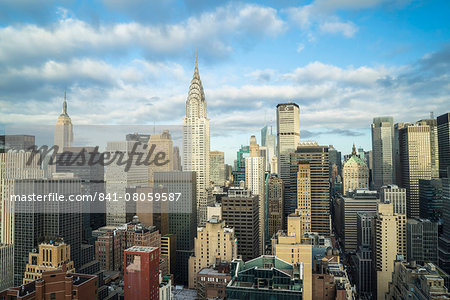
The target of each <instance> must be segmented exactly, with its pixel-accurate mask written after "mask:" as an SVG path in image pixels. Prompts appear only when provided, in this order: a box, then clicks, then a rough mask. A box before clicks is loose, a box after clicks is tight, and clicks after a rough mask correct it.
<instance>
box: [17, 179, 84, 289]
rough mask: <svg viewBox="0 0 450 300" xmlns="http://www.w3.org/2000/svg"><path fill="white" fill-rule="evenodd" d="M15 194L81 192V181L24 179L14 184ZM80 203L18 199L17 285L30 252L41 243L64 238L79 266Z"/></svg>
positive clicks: (67, 194)
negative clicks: (23, 200) (24, 200)
mask: <svg viewBox="0 0 450 300" xmlns="http://www.w3.org/2000/svg"><path fill="white" fill-rule="evenodd" d="M14 193H15V194H16V195H33V194H34V195H41V196H44V195H49V194H51V193H55V194H58V195H64V196H65V197H66V198H68V197H69V195H79V194H80V193H81V181H80V179H77V178H61V179H23V180H17V181H16V183H15V186H14ZM81 228H82V226H81V204H80V202H78V201H66V202H58V201H56V202H44V201H42V202H41V201H27V202H22V201H16V202H15V219H14V284H15V285H20V284H22V278H23V276H24V272H25V266H26V264H27V263H28V254H29V253H30V252H32V251H33V250H35V249H37V248H38V245H39V243H41V242H45V241H50V240H54V239H58V238H62V239H63V240H64V242H65V243H66V244H69V245H70V257H71V259H72V260H73V261H74V263H75V267H76V268H77V267H78V266H80V254H81V238H82V233H81Z"/></svg>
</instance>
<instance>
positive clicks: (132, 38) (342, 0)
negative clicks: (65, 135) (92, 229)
mask: <svg viewBox="0 0 450 300" xmlns="http://www.w3.org/2000/svg"><path fill="white" fill-rule="evenodd" d="M449 19H450V2H449V1H408V0H396V1H392V0H389V1H387V0H365V1H352V0H314V1H290V0H281V1H261V2H239V1H206V0H201V1H194V0H188V1H175V0H168V1H144V0H128V1H125V0H102V1H101V0H99V1H71V0H63V1H50V0H44V1H34V0H6V1H2V2H0V69H1V70H2V71H1V72H0V123H1V124H3V125H6V126H8V125H12V124H18V123H20V124H36V123H40V124H48V125H51V124H54V122H55V121H56V117H57V116H58V115H59V113H60V110H61V101H62V97H63V94H64V89H67V95H68V101H69V114H70V115H71V117H72V121H73V123H74V124H75V125H76V124H101V125H103V124H105V125H109V124H111V125H114V124H139V125H145V124H150V125H151V124H153V123H156V124H171V125H177V124H181V122H182V118H183V116H184V110H185V106H184V105H185V100H186V96H187V91H188V87H189V82H190V79H191V77H192V73H193V67H194V57H195V51H196V49H197V50H198V53H199V68H200V76H201V78H202V81H203V85H204V88H205V94H206V99H207V102H208V116H209V117H210V119H211V136H212V138H211V150H221V151H225V152H226V161H227V162H228V163H232V161H233V159H234V157H235V154H234V153H235V151H236V150H237V149H238V148H239V146H240V145H241V144H248V140H249V137H250V135H252V134H255V135H256V136H257V138H258V141H259V139H260V135H259V129H260V128H261V127H263V126H264V122H265V121H270V120H275V107H276V104H277V103H280V102H287V101H294V102H296V103H298V104H299V105H300V111H301V113H300V124H301V125H300V126H301V133H300V135H301V139H303V140H317V141H318V142H319V143H321V144H333V145H334V146H335V147H336V148H337V149H338V150H341V151H343V152H344V153H348V152H350V151H351V145H352V143H353V142H355V143H356V145H357V146H362V147H364V148H365V149H369V148H370V147H371V142H370V140H371V139H370V129H369V128H370V123H371V120H372V118H373V117H376V116H381V115H391V116H393V117H394V120H395V121H396V122H400V121H410V122H413V121H416V120H419V119H423V118H426V117H428V116H429V112H431V111H433V112H434V113H435V115H439V114H443V113H445V112H448V111H449V110H450V26H449V25H450V24H449V21H448V20H449Z"/></svg>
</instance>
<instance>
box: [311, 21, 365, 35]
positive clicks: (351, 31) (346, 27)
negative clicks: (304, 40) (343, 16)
mask: <svg viewBox="0 0 450 300" xmlns="http://www.w3.org/2000/svg"><path fill="white" fill-rule="evenodd" d="M319 27H320V30H321V31H322V32H325V33H332V34H336V33H341V34H342V35H344V36H345V37H348V38H349V37H352V36H354V35H355V33H356V32H357V31H358V28H357V27H356V25H355V24H353V23H352V22H350V21H348V22H338V21H336V22H324V23H322V24H320V25H319Z"/></svg>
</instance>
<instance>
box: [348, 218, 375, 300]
mask: <svg viewBox="0 0 450 300" xmlns="http://www.w3.org/2000/svg"><path fill="white" fill-rule="evenodd" d="M375 215H376V213H364V212H358V213H357V215H356V218H357V220H356V228H357V233H358V236H357V244H358V248H357V250H356V255H355V256H354V258H353V260H354V264H355V266H356V274H357V276H356V278H355V280H356V288H357V291H358V293H359V295H361V297H366V298H363V299H371V298H372V291H373V286H372V285H373V280H372V276H373V272H372V241H373V239H372V222H373V220H374V217H375Z"/></svg>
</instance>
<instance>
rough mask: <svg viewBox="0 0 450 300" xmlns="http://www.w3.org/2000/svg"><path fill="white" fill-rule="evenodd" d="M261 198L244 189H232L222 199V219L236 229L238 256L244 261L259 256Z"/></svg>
mask: <svg viewBox="0 0 450 300" xmlns="http://www.w3.org/2000/svg"><path fill="white" fill-rule="evenodd" d="M258 204H259V198H258V196H257V195H252V192H251V191H250V190H248V189H245V188H243V187H231V188H230V189H229V190H228V195H227V196H226V197H222V218H223V220H224V221H225V223H226V224H227V225H228V226H230V227H232V228H234V233H235V235H236V238H237V251H238V255H241V256H242V259H243V260H244V261H247V260H250V259H253V258H255V257H258V256H259V253H260V250H259V245H260V242H259V205H258Z"/></svg>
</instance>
